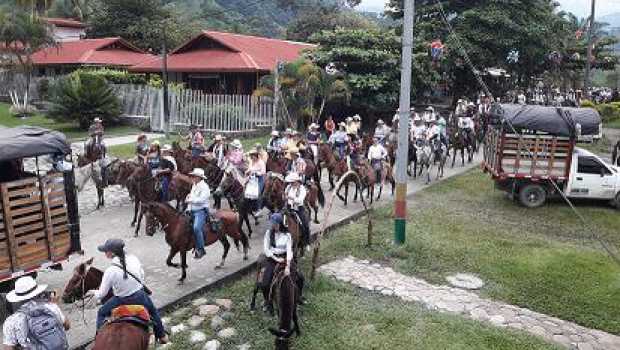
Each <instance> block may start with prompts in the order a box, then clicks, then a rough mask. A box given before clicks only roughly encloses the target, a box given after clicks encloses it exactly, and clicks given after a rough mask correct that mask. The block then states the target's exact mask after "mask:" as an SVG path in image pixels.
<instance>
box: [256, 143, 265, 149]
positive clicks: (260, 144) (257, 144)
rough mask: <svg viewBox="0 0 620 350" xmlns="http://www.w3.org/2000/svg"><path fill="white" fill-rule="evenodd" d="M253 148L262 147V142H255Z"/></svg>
mask: <svg viewBox="0 0 620 350" xmlns="http://www.w3.org/2000/svg"><path fill="white" fill-rule="evenodd" d="M254 148H256V149H257V150H258V149H259V148H263V144H262V143H260V142H257V143H256V144H255V145H254Z"/></svg>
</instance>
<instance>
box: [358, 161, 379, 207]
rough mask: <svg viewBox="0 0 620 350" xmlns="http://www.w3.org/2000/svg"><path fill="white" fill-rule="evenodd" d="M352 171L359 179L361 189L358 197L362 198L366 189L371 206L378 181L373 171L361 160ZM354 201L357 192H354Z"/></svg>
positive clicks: (366, 162)
mask: <svg viewBox="0 0 620 350" xmlns="http://www.w3.org/2000/svg"><path fill="white" fill-rule="evenodd" d="M354 170H355V172H356V173H357V174H358V175H359V177H360V179H361V185H362V188H361V190H360V192H361V194H360V195H361V196H363V195H364V190H365V189H366V190H367V193H368V195H367V198H368V199H370V203H371V204H372V202H373V200H374V197H375V184H376V183H377V180H378V179H377V175H376V173H375V171H374V169H373V168H372V166H371V165H370V164H369V163H368V161H366V160H363V161H360V162H359V163H358V164H357V165H356V166H355V167H354ZM355 200H357V191H356V192H355Z"/></svg>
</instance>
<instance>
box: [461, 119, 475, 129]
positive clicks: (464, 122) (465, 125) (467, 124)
mask: <svg viewBox="0 0 620 350" xmlns="http://www.w3.org/2000/svg"><path fill="white" fill-rule="evenodd" d="M458 124H459V129H473V128H474V126H473V124H474V121H473V120H472V119H471V118H470V117H460V118H459V123H458Z"/></svg>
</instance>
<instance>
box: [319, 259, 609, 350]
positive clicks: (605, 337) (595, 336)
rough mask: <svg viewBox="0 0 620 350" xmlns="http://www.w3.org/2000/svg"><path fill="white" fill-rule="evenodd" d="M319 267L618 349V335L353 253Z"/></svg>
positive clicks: (431, 303)
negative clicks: (407, 272)
mask: <svg viewBox="0 0 620 350" xmlns="http://www.w3.org/2000/svg"><path fill="white" fill-rule="evenodd" d="M319 271H320V272H321V273H323V274H325V275H328V276H333V277H335V278H336V279H338V280H340V281H344V282H347V283H351V284H354V285H356V286H358V287H360V288H364V289H367V290H370V291H375V292H378V293H381V294H383V295H387V296H395V297H398V298H400V299H403V300H406V301H412V302H419V303H422V304H423V305H424V306H425V307H427V308H428V309H430V310H437V311H440V312H448V313H456V314H461V315H463V316H465V317H467V318H471V319H474V320H478V321H485V322H490V323H491V324H493V325H494V326H497V327H508V328H514V329H518V330H523V331H526V332H529V333H531V334H534V335H536V336H540V337H542V338H544V339H546V340H547V341H550V342H555V343H558V344H561V345H563V346H565V347H567V348H570V349H579V350H586V349H588V350H611V349H620V337H618V336H615V335H612V334H609V333H605V332H601V331H598V330H595V329H589V328H585V327H582V326H579V325H577V324H574V323H571V322H567V321H564V320H561V319H558V318H555V317H551V316H547V315H543V314H540V313H537V312H534V311H531V310H528V309H524V308H520V307H517V306H513V305H508V304H503V303H500V302H497V301H493V300H488V299H484V298H481V297H480V296H478V295H477V294H476V293H473V292H471V291H467V290H463V289H458V288H452V287H448V286H437V285H433V284H430V283H428V282H426V281H424V280H421V279H418V278H414V277H409V276H406V275H403V274H400V273H397V272H395V271H394V270H392V269H391V268H389V267H382V266H381V265H379V264H371V263H370V262H369V261H367V260H357V259H355V258H353V257H348V258H345V259H341V260H337V261H332V262H330V263H329V264H326V265H323V266H321V268H320V270H319Z"/></svg>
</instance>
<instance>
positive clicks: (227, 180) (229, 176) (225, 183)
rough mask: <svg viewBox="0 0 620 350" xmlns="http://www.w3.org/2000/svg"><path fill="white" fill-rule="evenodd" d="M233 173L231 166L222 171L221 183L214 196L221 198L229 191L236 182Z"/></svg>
mask: <svg viewBox="0 0 620 350" xmlns="http://www.w3.org/2000/svg"><path fill="white" fill-rule="evenodd" d="M235 172H236V170H235V169H234V168H233V167H232V166H227V167H226V170H225V171H224V176H222V181H220V184H219V185H218V186H217V189H216V190H215V195H216V196H222V195H224V194H226V193H229V192H230V191H231V189H232V187H233V185H234V184H235V182H236V181H237V178H236V174H235Z"/></svg>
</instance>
